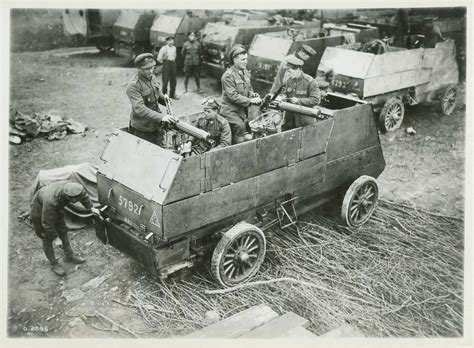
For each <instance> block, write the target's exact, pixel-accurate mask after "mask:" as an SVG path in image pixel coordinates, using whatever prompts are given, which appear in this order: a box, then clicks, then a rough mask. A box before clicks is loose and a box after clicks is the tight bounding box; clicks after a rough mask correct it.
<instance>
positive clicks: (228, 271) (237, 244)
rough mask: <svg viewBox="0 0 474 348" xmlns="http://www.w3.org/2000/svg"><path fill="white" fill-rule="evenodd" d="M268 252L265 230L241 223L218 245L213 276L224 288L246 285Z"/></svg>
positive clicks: (225, 235)
mask: <svg viewBox="0 0 474 348" xmlns="http://www.w3.org/2000/svg"><path fill="white" fill-rule="evenodd" d="M265 251H266V240H265V235H264V234H263V232H262V230H261V229H259V228H258V227H256V226H254V225H251V224H249V223H246V222H242V223H239V224H237V225H235V226H234V227H232V228H231V229H230V230H229V231H227V232H226V233H225V234H224V236H223V237H222V238H221V240H220V241H219V243H217V246H216V248H215V249H214V253H213V255H212V262H211V272H212V275H213V276H214V278H215V279H216V280H217V282H218V283H219V284H220V285H222V286H224V287H228V286H234V285H237V284H240V283H244V282H246V281H248V280H249V279H250V278H251V277H252V276H253V275H254V274H255V273H257V272H258V270H259V268H260V266H261V264H262V262H263V259H264V258H265Z"/></svg>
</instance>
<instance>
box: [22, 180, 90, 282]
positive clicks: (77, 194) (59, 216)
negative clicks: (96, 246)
mask: <svg viewBox="0 0 474 348" xmlns="http://www.w3.org/2000/svg"><path fill="white" fill-rule="evenodd" d="M75 202H81V204H82V205H83V206H84V207H85V208H86V209H90V210H94V208H93V207H92V204H91V201H90V199H89V197H88V196H87V193H86V191H85V189H84V187H83V186H82V185H81V184H78V183H75V182H72V181H57V182H54V183H52V184H49V185H47V186H44V187H42V188H41V189H39V190H38V191H37V192H36V194H35V195H34V196H33V199H32V201H31V215H30V216H31V222H32V223H33V226H34V229H35V232H36V235H37V236H38V237H39V238H41V240H42V241H43V250H44V253H45V255H46V257H47V258H48V260H49V262H50V263H51V267H52V270H53V272H54V273H56V274H57V275H60V276H63V275H65V274H66V271H65V270H64V268H63V267H62V266H61V265H59V263H58V260H57V259H56V257H55V254H54V247H53V240H54V239H56V237H59V238H60V239H61V241H62V244H63V249H64V255H65V258H64V261H66V262H72V263H84V262H85V260H84V259H82V258H80V257H78V256H77V255H76V254H75V253H74V252H73V251H72V248H71V243H70V242H69V238H68V236H67V231H66V226H65V224H64V215H63V214H64V213H63V209H64V207H65V206H66V205H67V204H68V203H75Z"/></svg>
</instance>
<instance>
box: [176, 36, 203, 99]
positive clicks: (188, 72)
mask: <svg viewBox="0 0 474 348" xmlns="http://www.w3.org/2000/svg"><path fill="white" fill-rule="evenodd" d="M201 55H202V47H201V43H200V42H199V41H197V40H196V35H195V34H194V33H193V32H190V33H189V34H188V41H186V42H185V43H184V45H183V48H182V49H181V56H182V57H184V93H187V92H188V82H189V77H190V76H194V80H195V81H196V87H197V92H198V93H204V92H203V91H202V90H201V82H200V80H199V74H200V64H201Z"/></svg>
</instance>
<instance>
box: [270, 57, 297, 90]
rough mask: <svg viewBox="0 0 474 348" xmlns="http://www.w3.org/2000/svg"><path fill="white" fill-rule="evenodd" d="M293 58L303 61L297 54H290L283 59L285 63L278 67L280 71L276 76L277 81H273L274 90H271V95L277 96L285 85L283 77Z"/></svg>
mask: <svg viewBox="0 0 474 348" xmlns="http://www.w3.org/2000/svg"><path fill="white" fill-rule="evenodd" d="M293 57H296V58H298V59H301V58H300V57H299V56H298V54H296V53H292V54H289V55H287V56H286V57H285V59H283V61H282V62H281V63H280V65H279V66H278V70H277V73H276V76H275V81H273V85H272V88H271V89H270V94H275V93H276V92H277V91H278V90H279V89H280V87H281V86H282V85H283V77H284V76H285V73H286V72H287V71H288V69H289V68H288V60H291V59H292V58H293Z"/></svg>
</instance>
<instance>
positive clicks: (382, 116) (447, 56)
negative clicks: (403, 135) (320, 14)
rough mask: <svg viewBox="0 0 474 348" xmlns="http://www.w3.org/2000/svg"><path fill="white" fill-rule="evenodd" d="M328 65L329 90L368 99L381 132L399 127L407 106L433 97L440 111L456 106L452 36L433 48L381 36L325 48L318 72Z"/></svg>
mask: <svg viewBox="0 0 474 348" xmlns="http://www.w3.org/2000/svg"><path fill="white" fill-rule="evenodd" d="M330 69H332V70H333V71H334V73H335V77H334V79H333V80H332V82H331V89H332V92H329V93H330V94H333V95H335V96H343V95H345V96H346V97H351V98H354V100H358V101H365V102H369V103H371V104H373V106H374V110H375V111H376V112H377V114H378V120H379V126H380V129H381V130H382V131H384V132H390V131H394V130H396V129H398V128H400V126H401V125H402V122H403V117H404V115H405V109H406V107H407V106H410V105H416V104H419V103H429V102H436V103H438V104H439V110H440V112H441V113H442V114H444V115H450V114H451V113H452V112H453V111H454V109H455V107H456V103H457V98H458V87H457V85H458V82H459V74H458V66H457V62H456V48H455V44H454V41H453V40H452V39H448V40H446V41H444V42H438V43H437V44H436V47H435V48H413V49H406V48H400V47H392V46H388V45H387V44H386V43H385V42H384V41H382V40H375V41H373V42H369V43H368V44H366V45H361V44H355V45H346V46H340V47H328V48H326V50H325V51H324V54H323V57H322V58H321V62H320V64H319V67H318V73H321V74H323V73H324V72H325V71H329V70H330Z"/></svg>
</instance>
